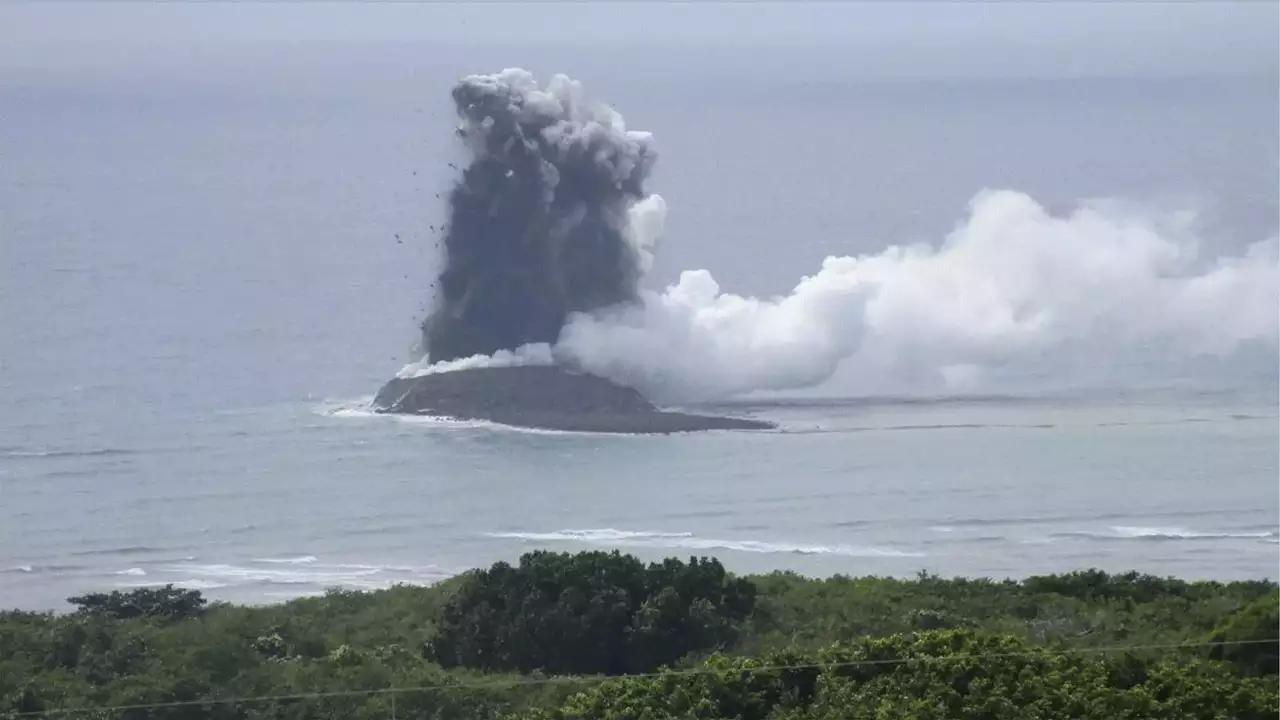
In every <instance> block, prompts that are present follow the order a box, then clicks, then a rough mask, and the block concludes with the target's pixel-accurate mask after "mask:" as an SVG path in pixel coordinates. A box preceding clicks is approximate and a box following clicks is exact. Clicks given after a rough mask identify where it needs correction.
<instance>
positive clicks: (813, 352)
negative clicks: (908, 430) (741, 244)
mask: <svg viewBox="0 0 1280 720" xmlns="http://www.w3.org/2000/svg"><path fill="white" fill-rule="evenodd" d="M665 211H666V206H665V204H664V203H663V202H662V199H661V198H658V197H657V196H652V198H651V199H650V200H647V201H645V202H644V203H640V204H637V205H636V206H634V207H633V209H632V213H631V229H630V231H629V234H628V239H629V240H630V241H631V242H632V243H633V244H634V245H635V247H636V248H637V249H638V250H640V251H641V255H642V258H644V261H643V266H644V267H645V268H647V267H649V266H650V264H651V260H652V253H653V252H654V251H655V248H656V244H657V238H658V237H659V236H660V234H661V230H662V219H663V216H664V215H665ZM969 211H970V214H969V217H968V219H967V221H966V222H964V223H963V224H962V225H960V226H959V227H958V228H957V229H956V230H955V231H953V232H952V233H951V234H950V235H948V236H947V237H946V238H945V240H944V241H943V242H942V244H941V245H940V246H938V247H930V246H911V247H899V246H894V247H889V248H887V249H886V250H884V251H883V252H881V253H879V254H878V255H866V256H858V257H829V258H827V259H826V261H824V262H823V264H822V268H821V270H819V271H818V272H817V273H816V274H814V275H812V276H809V277H806V278H803V279H802V280H801V281H800V282H799V284H797V285H796V287H795V288H794V289H793V290H792V291H791V293H790V294H789V295H786V296H784V297H772V298H763V299H762V298H754V297H742V296H739V295H734V294H732V293H727V292H722V290H721V288H720V286H719V285H718V284H717V283H716V281H715V279H714V278H713V277H712V276H711V274H710V273H709V272H708V271H706V270H693V271H687V272H684V273H683V274H682V275H681V276H680V280H679V281H678V282H677V283H676V284H674V285H672V286H670V287H668V288H667V289H666V290H665V291H664V292H662V293H653V292H646V293H643V294H642V298H641V301H640V302H639V303H638V304H622V305H618V306H614V307H611V308H607V309H604V310H600V311H595V312H592V313H587V314H576V315H573V316H571V317H570V319H569V321H568V323H567V324H566V325H565V327H564V329H563V330H562V332H561V334H560V340H559V342H558V344H557V345H556V346H555V347H554V348H552V349H550V352H549V353H548V349H547V348H545V347H542V348H537V349H530V348H525V349H522V350H520V351H518V352H517V353H515V354H513V355H512V357H510V358H505V357H504V358H503V359H502V361H501V362H503V363H504V364H526V363H529V362H539V363H541V362H549V361H550V357H551V356H553V357H554V359H555V360H556V361H557V362H561V363H567V364H570V365H573V366H577V367H579V368H581V369H584V370H586V371H588V372H592V373H595V374H598V375H602V376H605V377H608V378H610V379H612V380H615V381H617V382H620V383H623V384H626V385H630V386H632V387H635V388H637V389H639V390H641V391H642V392H644V393H646V394H647V395H649V396H650V397H653V398H655V399H668V400H670V399H680V400H695V399H700V400H705V399H714V398H722V397H727V396H732V395H738V394H743V393H747V392H751V391H757V390H786V389H797V388H804V387H809V386H813V385H817V384H820V383H822V382H823V381H825V380H827V379H828V378H830V377H831V376H832V374H833V373H834V372H835V371H836V369H837V368H838V367H839V366H840V365H841V363H842V362H844V361H846V360H848V359H850V358H857V359H858V360H859V361H861V362H862V363H863V364H864V365H866V366H875V367H878V368H880V369H881V371H887V372H892V371H893V369H894V368H901V369H910V370H911V371H912V372H919V371H920V370H921V369H924V370H926V371H931V372H933V373H935V374H936V375H937V376H938V377H941V378H943V379H944V380H945V381H946V382H948V383H950V384H952V385H963V384H965V383H969V382H973V381H975V380H976V379H977V378H979V377H981V374H982V371H983V368H984V367H987V366H992V365H999V366H1002V367H1007V366H1009V365H1010V364H1017V363H1019V362H1028V363H1034V362H1040V361H1042V360H1043V359H1044V358H1045V357H1046V356H1050V355H1052V354H1054V353H1066V352H1071V351H1073V350H1076V351H1079V349H1080V348H1083V347H1101V348H1106V352H1108V353H1112V352H1115V353H1116V354H1120V352H1122V351H1123V350H1124V349H1125V348H1130V349H1132V348H1152V347H1156V348H1159V349H1160V352H1163V353H1173V354H1179V355H1182V356H1186V357H1195V356H1200V355H1210V356H1223V355H1228V354H1231V353H1233V352H1234V351H1236V350H1237V349H1238V348H1239V347H1241V346H1242V345H1245V344H1249V343H1263V344H1265V347H1267V348H1269V349H1270V348H1273V347H1274V346H1275V344H1276V341H1277V302H1278V298H1280V271H1278V269H1277V247H1278V245H1277V241H1276V239H1274V238H1273V239H1270V240H1267V241H1264V242H1260V243H1256V244H1254V245H1253V246H1251V247H1250V248H1248V250H1247V251H1246V252H1245V253H1244V254H1242V255H1240V256H1238V257H1220V258H1204V257H1202V256H1201V253H1200V248H1199V243H1198V242H1197V240H1196V238H1195V237H1194V235H1193V234H1192V232H1191V228H1190V219H1191V218H1190V217H1189V216H1185V215H1184V216H1171V217H1163V218H1154V219H1153V218H1150V217H1144V216H1142V215H1139V214H1133V213H1127V212H1124V211H1123V210H1121V209H1119V208H1117V207H1110V206H1107V205H1105V204H1086V205H1083V206H1081V207H1080V208H1079V209H1077V210H1075V211H1074V212H1072V213H1071V214H1069V215H1066V216H1061V217H1059V216H1054V215H1051V214H1050V213H1049V212H1048V211H1046V210H1045V208H1044V207H1042V206H1041V205H1039V204H1038V203H1037V202H1035V201H1034V200H1033V199H1032V198H1030V197H1028V196H1026V195H1024V194H1022V193H1018V192H1012V191H986V192H983V193H981V194H979V195H978V196H977V197H976V198H975V199H974V200H973V201H972V202H971V204H970V208H969ZM460 362H465V363H472V365H469V366H474V365H475V364H481V363H484V362H486V361H485V360H483V359H479V358H472V359H468V360H467V361H460ZM488 362H492V360H489V361H488Z"/></svg>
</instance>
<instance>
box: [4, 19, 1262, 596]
mask: <svg viewBox="0 0 1280 720" xmlns="http://www.w3.org/2000/svg"><path fill="white" fill-rule="evenodd" d="M316 42H318V41H316ZM631 42H632V43H633V44H634V43H636V42H639V41H636V40H632V41H631ZM165 47H166V48H167V47H168V46H165ZM265 47H268V48H270V47H272V46H270V45H268V46H265ZM317 47H319V46H317ZM629 47H630V46H629ZM148 48H150V49H149V50H147V51H146V52H142V51H139V53H140V56H139V57H140V59H139V58H130V57H126V56H123V55H122V56H120V57H114V58H113V59H112V60H111V62H104V63H102V64H101V65H100V66H99V65H95V64H93V63H85V64H83V65H75V64H73V63H70V61H68V62H67V63H64V64H63V65H58V66H57V67H53V68H52V69H50V68H49V67H44V66H37V65H38V63H36V64H28V65H23V64H21V63H14V62H10V63H8V64H7V65H5V66H0V77H3V79H4V82H0V131H2V132H0V158H3V160H2V161H0V242H2V243H3V249H2V254H0V257H2V258H3V259H2V260H0V268H3V272H4V274H3V278H2V280H0V408H3V409H4V412H3V413H0V606H2V607H22V608H37V609H38V608H63V607H66V606H65V604H64V603H63V600H64V599H65V598H66V597H68V596H70V595H73V594H77V593H82V592H88V591H103V590H111V589H120V588H131V587H139V586H146V585H156V584H163V583H176V584H179V585H182V586H184V587H190V588H197V589H200V590H202V591H204V592H205V593H206V594H207V595H208V596H210V597H214V598H219V599H228V600H234V601H243V602H272V601H278V600H282V599H285V598H289V597H295V596H299V595H305V594H311V593H318V592H323V591H324V589H325V588H327V587H331V586H344V587H351V588H359V589H365V588H379V587H386V586H388V585H391V584H394V583H426V582H432V581H435V580H439V579H442V578H445V577H448V576H450V575H453V574H455V573H458V572H460V571H463V570H466V569H468V568H472V567H477V566H484V565H487V564H489V563H492V562H495V561H498V560H507V561H513V560H515V559H516V558H517V557H518V556H519V555H520V554H521V553H522V552H526V551H529V550H533V549H538V548H550V549H556V550H583V549H619V550H623V551H625V552H633V553H636V554H637V555H640V556H641V557H645V558H650V559H656V558H660V557H664V556H670V555H679V556H688V555H713V556H716V557H718V558H720V559H721V560H722V561H723V562H724V563H725V564H726V565H727V566H728V567H730V568H731V569H733V570H736V571H741V572H765V571H770V570H776V569H786V570H794V571H797V572H802V573H807V574H813V575H830V574H835V573H843V574H848V575H862V574H876V575H895V576H909V575H912V574H914V573H917V572H919V571H922V570H923V571H929V572H933V573H938V574H942V575H969V576H991V577H1023V576H1027V575H1031V574H1038V573H1048V572H1060V571H1068V570H1073V569H1083V568H1089V567H1099V568H1104V569H1107V570H1115V571H1123V570H1131V569H1132V570H1138V571H1142V572H1150V573H1156V574H1160V575H1166V574H1170V575H1178V576H1181V577H1187V578H1213V579H1224V580H1225V579H1236V578H1264V577H1265V578H1275V577H1277V560H1278V559H1280V554H1278V553H1280V545H1277V530H1278V525H1280V522H1278V507H1280V489H1278V485H1277V481H1276V478H1277V472H1278V471H1280V462H1278V457H1277V455H1278V451H1277V439H1278V431H1280V419H1278V415H1277V411H1276V399H1277V383H1276V378H1275V375H1276V368H1277V362H1276V355H1275V345H1274V335H1272V336H1271V339H1270V340H1266V339H1264V340H1263V341H1262V342H1261V343H1257V342H1254V343H1252V344H1251V343H1250V342H1242V343H1240V347H1239V348H1235V347H1234V346H1233V347H1232V349H1231V352H1229V353H1226V354H1225V355H1223V356H1222V357H1210V358H1209V359H1206V358H1205V357H1204V356H1202V355H1198V354H1195V353H1190V352H1188V353H1185V357H1184V356H1183V354H1181V353H1171V352H1170V351H1169V346H1167V345H1165V346H1160V347H1159V348H1157V350H1158V352H1155V353H1150V352H1146V351H1145V350H1144V349H1143V348H1138V349H1137V350H1133V349H1132V348H1130V349H1124V350H1121V349H1114V348H1113V347H1112V346H1113V345H1114V346H1116V347H1119V346H1121V345H1123V344H1124V338H1123V337H1120V336H1116V335H1102V336H1100V337H1095V338H1093V339H1092V340H1090V341H1089V342H1087V343H1082V344H1081V345H1079V346H1078V347H1077V346H1070V347H1071V348H1073V349H1070V350H1063V351H1062V352H1061V353H1057V352H1055V351H1046V352H1044V353H1042V355H1041V356H1037V357H1036V358H1032V359H1028V357H1027V356H1025V355H1017V356H1016V358H1014V360H1009V359H1008V358H1007V357H1005V356H1004V355H1000V356H999V357H1000V362H1003V363H1004V365H1000V362H996V361H992V362H991V363H990V365H991V366H992V367H995V366H999V367H997V371H996V372H994V374H993V376H992V379H991V380H990V381H989V382H988V381H986V380H985V376H984V377H978V378H976V379H975V378H974V377H971V375H972V373H973V372H977V371H976V370H974V369H973V364H972V363H969V362H968V361H966V362H965V363H960V364H956V363H951V364H949V365H948V366H947V367H948V368H951V370H952V372H951V373H950V374H948V373H946V372H943V373H941V374H939V373H937V372H934V370H936V368H933V366H932V365H930V362H929V360H930V358H931V357H932V355H930V354H929V353H934V352H943V351H945V352H947V353H951V352H953V350H954V347H955V346H953V345H946V346H945V347H943V346H941V345H939V344H938V342H940V341H936V337H935V336H929V338H926V340H930V342H925V340H920V339H919V338H917V337H916V336H915V335H911V336H907V335H893V336H892V338H893V339H896V340H895V341H897V340H902V338H907V339H909V340H912V341H913V342H916V343H919V344H915V345H911V346H910V348H908V349H909V350H910V353H909V354H903V355H893V356H892V357H890V358H889V360H888V361H886V360H885V358H884V357H878V358H876V359H875V360H876V362H871V361H866V362H863V361H860V360H859V359H858V358H857V357H855V358H854V359H853V360H852V361H851V362H850V363H848V364H847V365H846V366H842V368H841V370H839V371H837V372H836V373H835V375H834V377H833V378H831V379H830V380H829V381H827V382H825V383H822V384H819V385H817V386H816V387H806V388H794V389H791V390H784V391H776V392H768V393H757V394H753V395H747V396H745V397H741V396H739V397H734V398H729V399H721V400H717V401H716V402H714V403H710V404H708V403H704V402H699V403H690V404H693V405H696V406H697V407H701V408H704V409H706V408H710V409H713V410H717V411H720V412H727V413H739V414H749V415H752V416H756V417H762V418H765V419H770V420H774V421H776V422H778V423H779V425H780V429H779V430H777V431H767V432H718V433H707V434H691V435H679V436H670V437H618V436H605V435H590V434H564V433H553V432H539V431H528V430H516V429H510V428H503V427H498V426H492V425H486V424H483V423H459V422H452V421H447V420H439V419H424V418H392V417H385V416H376V415H373V414H372V413H370V412H369V411H368V408H367V402H368V399H369V398H370V396H372V394H373V393H374V392H375V391H376V390H377V388H378V387H379V386H380V384H381V383H382V382H385V381H386V380H387V379H389V378H390V377H391V376H392V375H394V374H395V373H396V371H397V370H398V369H399V368H400V367H401V366H402V365H404V364H405V363H407V362H410V361H412V360H414V359H415V358H414V357H413V355H412V350H411V348H412V346H413V343H414V341H415V339H416V333H417V322H418V321H420V320H421V318H422V316H423V313H424V312H425V311H426V308H427V302H428V300H429V297H430V296H429V286H430V283H431V282H432V281H433V279H434V276H433V269H434V268H435V258H436V255H435V253H436V246H437V241H438V238H439V232H440V228H441V227H442V225H443V222H444V218H445V205H444V200H442V199H440V194H442V193H444V192H446V191H447V189H448V187H449V186H450V183H451V181H452V178H453V176H454V173H455V172H456V170H455V169H454V168H451V167H450V165H451V164H453V165H460V164H461V163H462V162H463V161H464V159H463V155H462V151H461V149H460V148H458V147H457V146H456V145H455V143H454V138H453V135H452V133H451V129H452V124H453V122H454V119H453V117H452V106H451V103H450V100H449V89H450V87H451V85H452V83H453V82H454V81H455V80H456V79H457V78H458V77H459V76H460V75H461V74H463V73H466V72H490V71H495V70H498V69H501V68H502V67H504V66H508V65H518V64H523V65H527V66H528V67H530V68H531V69H534V70H535V71H537V72H538V73H539V74H540V75H542V76H544V77H545V76H546V74H547V73H548V72H549V71H552V70H555V71H563V72H566V73H569V74H571V75H574V76H575V77H579V78H581V79H582V80H583V81H584V84H585V86H586V88H587V89H588V92H589V93H591V94H592V95H594V96H598V97H600V98H602V99H605V100H607V101H608V102H610V103H612V104H613V105H615V106H616V107H617V108H618V110H619V111H620V112H622V113H623V114H624V115H625V116H626V118H627V123H628V126H629V127H633V128H637V129H644V130H649V131H652V132H653V134H654V136H655V139H656V143H657V145H658V148H659V151H660V153H661V159H660V160H659V162H658V165H657V168H656V170H655V175H654V178H653V183H652V185H653V190H655V191H657V192H659V193H661V194H662V196H663V197H664V198H665V199H666V201H667V203H668V205H669V208H670V210H669V214H668V217H667V221H666V232H665V234H664V239H663V244H662V246H661V249H660V252H659V254H658V256H657V259H656V262H655V265H654V267H653V269H652V271H651V272H650V275H649V276H648V279H647V281H646V286H647V287H650V288H653V289H655V290H660V289H661V288H662V287H663V286H664V285H666V284H668V283H671V282H674V281H675V280H676V278H677V277H678V276H679V273H680V272H681V271H682V270H685V269H695V268H707V269H709V270H711V271H712V272H713V273H714V275H715V278H716V280H717V281H718V282H719V284H720V286H721V287H722V288H724V289H726V290H731V291H732V292H735V293H741V294H744V295H746V294H750V295H758V296H761V297H766V298H767V297H772V296H775V295H785V294H786V293H788V292H790V291H791V289H792V287H793V286H795V285H796V284H797V282H798V281H799V280H800V279H801V278H802V277H805V276H807V275H813V274H814V273H815V272H817V270H818V268H819V267H820V266H821V265H822V262H823V259H824V258H825V257H827V256H831V255H874V254H877V253H881V252H883V251H884V250H885V248H886V247H888V246H890V245H894V244H910V243H924V244H926V245H928V246H930V247H934V248H938V247H942V246H944V244H945V243H946V242H947V240H946V238H947V237H948V235H949V233H952V231H953V230H955V229H956V228H957V227H958V226H962V225H963V224H964V223H965V222H966V217H967V216H968V215H969V213H970V202H971V201H972V200H973V199H974V198H975V196H978V195H979V194H980V193H981V192H982V191H984V190H987V189H1004V190H1010V191H1014V192H1016V193H1020V194H1025V195H1026V196H1028V197H1030V198H1033V199H1034V200H1035V202H1036V203H1038V204H1039V205H1040V206H1042V207H1043V208H1045V209H1046V211H1047V212H1050V213H1055V214H1061V213H1068V212H1070V211H1071V209H1072V208H1073V207H1076V205H1077V204H1078V203H1079V202H1081V201H1082V200H1089V199H1095V198H1106V199H1113V200H1118V201H1123V202H1124V203H1127V205H1126V207H1127V208H1130V209H1127V210H1125V211H1124V212H1125V213H1127V214H1126V217H1130V216H1132V215H1133V214H1141V213H1157V212H1165V211H1167V210H1170V209H1172V210H1170V211H1181V210H1187V209H1190V210H1195V211H1196V212H1197V214H1196V223H1197V230H1196V236H1197V237H1198V238H1199V239H1200V240H1201V246H1200V250H1199V252H1200V258H1201V259H1202V260H1203V261H1204V262H1206V263H1208V264H1212V263H1213V262H1216V260H1217V258H1221V257H1237V256H1242V255H1245V254H1246V252H1247V250H1246V248H1248V247H1249V245H1250V244H1252V243H1258V242H1266V241H1272V242H1274V238H1275V235H1276V231H1277V222H1276V218H1277V214H1278V209H1277V202H1278V201H1277V198H1280V184H1278V181H1277V178H1278V177H1280V172H1278V166H1277V158H1280V140H1278V138H1277V135H1276V132H1275V128H1276V127H1277V126H1280V110H1278V109H1277V89H1276V87H1277V86H1276V83H1275V81H1274V78H1261V79H1254V78H1240V77H1220V76H1212V77H1136V78H1132V77H1101V78H1099V77H1076V78H1070V77H1053V78H1035V77H1030V78H1028V77H983V78H973V77H969V78H955V77H951V78H946V77H940V78H932V77H923V78H922V77H908V78H904V77H876V76H874V74H872V75H870V76H868V75H867V74H866V73H853V72H851V71H849V72H846V70H847V68H844V67H843V66H840V65H839V64H837V65H835V66H827V67H825V68H824V69H823V71H822V72H820V73H805V72H785V71H784V69H785V68H786V67H787V64H786V63H787V62H788V61H787V60H786V57H787V56H786V52H785V49H784V50H778V49H776V48H775V49H774V52H773V55H772V56H771V57H770V58H768V59H757V60H758V62H760V63H766V64H767V67H763V66H762V67H755V66H753V65H752V62H753V58H754V57H755V56H754V55H753V54H752V53H751V52H749V51H746V50H741V49H739V50H735V51H732V52H731V51H730V50H723V49H722V50H721V51H718V54H716V53H713V57H710V58H709V59H708V60H707V63H706V67H705V68H702V69H700V68H699V66H698V65H696V64H695V63H694V60H696V58H697V56H698V52H697V49H696V48H695V49H690V48H687V47H686V48H683V49H681V50H678V51H673V53H674V55H673V54H667V55H664V56H662V57H661V58H659V59H657V60H654V61H653V62H649V61H648V59H646V57H643V56H642V54H641V53H639V51H635V50H634V48H632V49H630V50H627V52H628V53H631V54H626V53H622V52H621V51H618V53H615V54H614V55H612V56H610V55H609V54H608V53H606V51H605V49H603V46H601V45H590V46H588V47H584V48H581V49H575V48H573V47H565V46H563V45H557V46H555V47H543V46H540V45H538V44H537V43H531V44H529V45H528V46H527V47H526V46H518V47H513V46H512V45H510V44H496V43H495V44H493V45H491V46H486V45H483V44H479V45H475V46H468V47H466V48H461V47H460V46H450V47H434V46H422V45H420V44H415V43H410V42H404V41H400V42H397V43H384V44H359V43H351V44H339V45H334V46H324V47H323V48H321V49H323V50H324V51H325V52H323V53H321V52H319V51H318V50H314V49H313V51H312V54H309V55H308V54H306V53H305V52H302V51H299V52H296V53H295V52H293V51H290V50H288V49H287V48H283V47H282V48H281V49H280V51H279V52H268V51H267V50H263V49H262V47H258V46H255V48H256V49H253V48H251V49H249V50H246V51H245V52H244V53H243V54H242V55H236V54H233V53H227V54H225V55H219V56H218V57H217V60H216V62H215V61H210V60H209V59H208V58H207V57H205V56H203V55H200V54H199V53H195V52H194V51H193V52H192V53H191V54H182V53H180V52H178V51H177V50H173V49H172V48H169V49H165V48H161V49H155V48H154V47H151V46H148ZM734 52H736V53H737V54H736V55H735V54H734ZM797 52H799V51H797ZM147 53H150V54H147ZM166 53H169V54H166ZM680 53H683V54H680ZM170 55H172V57H170ZM607 57H611V58H612V60H613V61H612V62H605V61H604V59H605V58H607ZM780 57H781V58H782V59H779V58H780ZM797 57H799V56H797ZM174 58H177V59H175V60H174V63H173V65H172V66H170V65H169V64H166V63H167V60H168V59H174ZM802 59H803V58H802ZM802 59H797V60H795V61H794V63H795V64H797V65H800V64H801V61H802ZM655 63H656V64H655ZM673 68H680V72H671V70H672V69H673ZM780 68H782V69H780ZM1133 208H1141V210H1137V209H1133ZM993 257H1003V255H1002V254H1000V253H997V255H995V256H993ZM1103 290H1106V288H1105V287H1104V288H1103ZM1099 292H1100V290H1099V289H1098V287H1093V286H1082V287H1080V288H1079V290H1078V292H1075V291H1073V293H1072V296H1073V297H1074V296H1075V295H1076V294H1078V295H1079V296H1080V297H1090V296H1092V297H1095V298H1096V297H1097V293H1099ZM1126 302H1137V301H1135V300H1133V299H1132V298H1127V297H1119V296H1117V297H1115V298H1110V299H1109V300H1108V303H1114V304H1121V303H1126ZM1107 306H1108V307H1110V306H1111V305H1107ZM1228 309H1229V308H1228ZM1206 312H1211V313H1213V312H1216V313H1222V315H1221V316H1219V315H1209V316H1206V317H1207V320H1204V322H1203V323H1202V324H1201V325H1196V326H1195V327H1196V328H1202V326H1203V327H1210V328H1215V327H1220V326H1224V325H1228V324H1230V317H1229V313H1226V312H1225V311H1224V310H1223V309H1222V308H1220V307H1219V308H1216V309H1215V308H1209V309H1208V310H1206ZM1091 317H1092V316H1091ZM1135 317H1137V316H1135ZM1147 317H1148V316H1145V315H1144V316H1142V318H1141V319H1142V321H1143V322H1145V321H1146V319H1147ZM1129 321H1132V322H1134V323H1136V322H1138V320H1133V318H1129V319H1128V320H1127V321H1126V322H1129ZM1125 327H1126V328H1128V329H1129V330H1130V331H1134V330H1133V328H1134V327H1137V326H1136V325H1132V326H1131V325H1126V326H1125ZM1134 332H1136V331H1134ZM886 337H888V336H886ZM886 342H887V341H886ZM904 342H905V341H904ZM921 344H922V345H921ZM877 347H878V348H879V350H881V351H884V352H886V353H887V352H889V349H892V348H895V347H897V346H896V345H892V344H885V345H882V346H877ZM904 347H905V346H904ZM921 347H923V348H924V349H921ZM1064 347H1067V346H1064ZM939 348H942V349H939ZM981 351H982V353H987V352H988V351H989V348H988V347H986V346H983V348H981ZM902 352H903V353H907V350H902ZM975 352H976V351H975ZM948 357H950V355H948ZM981 357H982V359H983V362H986V361H987V360H988V359H989V358H988V355H986V354H983V355H982V356H981ZM1064 357H1065V359H1064ZM747 361H748V359H747V358H743V362H744V363H745V362H747ZM1067 361H1069V362H1067ZM948 362H949V363H950V362H951V361H950V360H948ZM1060 363H1065V364H1060ZM886 368H887V369H886ZM956 368H960V370H957V369H956ZM964 368H968V369H967V370H965V369H964ZM1000 368H1004V370H1000ZM898 370H902V372H898ZM1104 370H1105V372H1104ZM729 371H730V369H725V370H724V372H729ZM1006 371H1007V372H1006ZM717 372H719V371H718V370H717ZM956 373H959V375H960V376H963V377H962V378H961V381H956V377H957V375H956ZM922 378H923V379H922Z"/></svg>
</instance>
